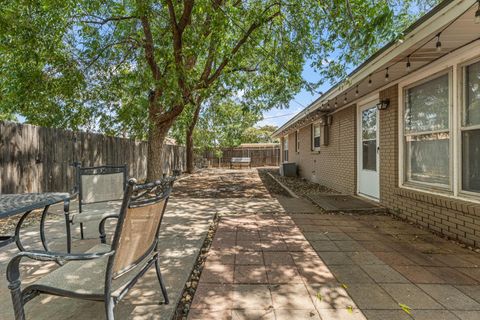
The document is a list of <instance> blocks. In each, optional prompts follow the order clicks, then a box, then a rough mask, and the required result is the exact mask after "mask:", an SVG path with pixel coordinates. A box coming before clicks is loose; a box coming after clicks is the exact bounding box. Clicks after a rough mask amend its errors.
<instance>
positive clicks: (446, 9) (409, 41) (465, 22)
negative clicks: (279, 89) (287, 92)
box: [272, 0, 480, 137]
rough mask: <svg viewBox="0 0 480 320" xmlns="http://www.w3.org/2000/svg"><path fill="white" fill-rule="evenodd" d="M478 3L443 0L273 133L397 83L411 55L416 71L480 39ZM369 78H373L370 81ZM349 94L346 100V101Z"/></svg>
mask: <svg viewBox="0 0 480 320" xmlns="http://www.w3.org/2000/svg"><path fill="white" fill-rule="evenodd" d="M477 4H478V0H445V1H442V2H441V3H440V4H439V5H437V6H436V7H435V8H433V9H432V10H431V11H430V12H428V13H427V14H426V15H424V16H423V17H422V18H420V19H419V20H417V21H416V22H415V23H413V24H412V25H411V26H410V27H409V28H408V29H406V30H405V31H404V32H403V37H402V38H401V39H397V40H395V41H392V42H390V43H389V44H387V45H385V46H384V47H383V48H381V49H380V50H378V51H377V52H376V53H375V54H374V55H372V56H371V57H370V58H369V59H367V60H366V61H365V62H364V63H362V64H361V65H360V66H359V67H357V68H356V69H355V70H354V71H353V72H351V73H350V74H349V75H348V77H347V78H346V79H345V80H343V81H341V82H339V83H338V84H336V85H335V86H333V87H332V88H331V89H329V90H328V91H327V92H326V93H325V94H323V95H321V96H320V97H319V98H318V99H316V100H315V101H314V102H312V103H311V104H310V105H309V106H307V107H306V108H305V109H303V110H302V111H300V112H299V113H298V114H297V115H295V116H294V117H293V118H291V119H290V120H289V121H287V122H286V123H285V124H284V125H283V126H281V127H280V128H278V129H277V130H276V131H275V132H274V133H273V134H272V136H273V137H280V136H283V135H285V134H287V133H288V131H289V130H291V129H292V126H293V125H297V124H298V123H299V121H300V120H301V121H306V120H307V119H310V120H311V119H312V117H311V116H312V115H316V117H317V118H318V117H319V115H322V114H325V113H329V112H333V111H335V110H338V109H340V108H342V107H345V106H349V105H351V103H352V102H353V101H355V100H358V99H361V98H362V97H364V96H366V95H368V94H369V93H371V92H374V91H377V90H379V89H381V88H383V87H386V86H387V87H388V86H391V85H393V83H394V82H396V81H398V80H399V79H400V78H402V77H404V76H406V75H407V74H408V73H409V72H408V71H407V70H406V67H405V65H406V62H407V58H409V59H410V62H411V69H410V70H411V71H410V72H413V71H416V70H419V69H421V68H423V67H425V66H426V65H428V64H430V63H431V62H432V61H435V60H437V59H439V58H441V57H443V56H445V55H448V54H450V53H452V52H453V51H455V50H456V49H458V48H461V47H463V46H465V45H467V44H469V43H472V42H473V41H476V40H479V38H480V24H475V23H474V19H475V11H476V10H477ZM439 33H440V35H441V43H442V50H441V51H440V52H437V51H436V50H435V49H436V42H437V40H436V36H437V35H438V34H439ZM387 68H388V69H387ZM387 70H388V74H389V79H388V82H387V83H386V82H385V81H384V78H385V73H386V72H387ZM369 79H371V80H372V83H371V84H370V85H369V84H368V82H369ZM357 89H358V93H357ZM339 98H340V99H339ZM345 98H346V102H344V100H345ZM307 116H308V118H307ZM307 122H308V121H307Z"/></svg>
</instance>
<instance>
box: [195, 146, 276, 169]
mask: <svg viewBox="0 0 480 320" xmlns="http://www.w3.org/2000/svg"><path fill="white" fill-rule="evenodd" d="M252 145H253V144H252ZM202 157H203V159H204V160H206V161H207V162H208V163H209V165H210V166H213V167H218V166H219V163H220V166H222V167H229V166H230V159H231V158H235V157H250V159H251V166H252V167H263V166H278V165H279V161H280V146H278V145H275V146H266V147H265V146H258V147H257V146H249V147H237V148H224V149H222V157H221V158H220V160H219V159H218V158H217V157H215V154H214V152H213V151H207V152H205V153H204V154H203V155H202Z"/></svg>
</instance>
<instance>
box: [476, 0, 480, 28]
mask: <svg viewBox="0 0 480 320" xmlns="http://www.w3.org/2000/svg"><path fill="white" fill-rule="evenodd" d="M475 23H476V24H479V23H480V0H478V9H477V12H475Z"/></svg>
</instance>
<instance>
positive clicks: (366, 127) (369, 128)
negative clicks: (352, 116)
mask: <svg viewBox="0 0 480 320" xmlns="http://www.w3.org/2000/svg"><path fill="white" fill-rule="evenodd" d="M362 138H363V140H373V139H376V138H377V108H370V109H367V110H364V111H362Z"/></svg>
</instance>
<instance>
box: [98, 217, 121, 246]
mask: <svg viewBox="0 0 480 320" xmlns="http://www.w3.org/2000/svg"><path fill="white" fill-rule="evenodd" d="M119 217H120V215H119V214H118V213H115V214H111V215H108V216H105V217H103V219H102V220H101V221H100V223H99V224H98V233H100V242H101V243H107V240H106V238H107V235H106V234H105V222H107V220H108V219H118V218H119Z"/></svg>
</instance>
